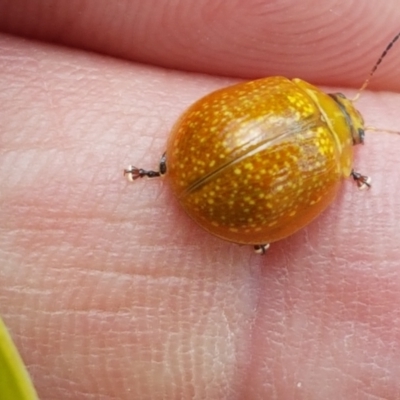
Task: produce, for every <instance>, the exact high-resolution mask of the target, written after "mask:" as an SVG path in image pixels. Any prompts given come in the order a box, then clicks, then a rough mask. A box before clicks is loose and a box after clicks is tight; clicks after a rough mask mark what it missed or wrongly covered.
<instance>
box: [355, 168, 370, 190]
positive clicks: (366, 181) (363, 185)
mask: <svg viewBox="0 0 400 400" xmlns="http://www.w3.org/2000/svg"><path fill="white" fill-rule="evenodd" d="M350 175H351V176H352V178H353V179H354V181H355V182H356V184H357V187H358V188H359V189H360V190H365V189H369V188H370V187H371V177H369V176H366V175H361V174H360V173H359V172H356V171H354V169H353V170H352V171H351V173H350Z"/></svg>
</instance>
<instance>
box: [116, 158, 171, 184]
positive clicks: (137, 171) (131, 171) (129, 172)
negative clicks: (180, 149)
mask: <svg viewBox="0 0 400 400" xmlns="http://www.w3.org/2000/svg"><path fill="white" fill-rule="evenodd" d="M166 172H167V157H166V155H165V153H164V154H163V155H162V157H161V160H160V166H159V170H158V171H151V170H145V169H143V168H136V167H135V166H133V165H129V167H128V168H126V169H124V176H126V178H127V179H128V181H131V182H133V181H135V180H136V179H139V178H144V177H145V176H146V177H147V178H157V177H159V176H162V175H164V174H165V173H166Z"/></svg>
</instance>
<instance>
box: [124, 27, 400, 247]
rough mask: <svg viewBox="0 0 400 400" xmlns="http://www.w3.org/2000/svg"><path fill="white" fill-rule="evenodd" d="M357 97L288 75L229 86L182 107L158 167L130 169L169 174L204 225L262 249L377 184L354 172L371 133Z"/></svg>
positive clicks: (133, 175) (130, 173) (132, 174)
mask: <svg viewBox="0 0 400 400" xmlns="http://www.w3.org/2000/svg"><path fill="white" fill-rule="evenodd" d="M399 37H400V33H398V34H397V35H396V36H395V37H394V38H393V39H392V41H391V42H390V43H389V45H388V46H387V47H386V49H385V50H384V52H383V53H382V55H381V56H380V57H379V59H378V61H377V62H376V64H375V65H374V67H373V68H372V70H371V72H370V74H369V76H368V78H367V80H366V81H365V82H364V84H363V85H362V87H361V89H360V91H359V93H360V92H361V91H362V90H364V89H365V88H366V87H367V85H368V83H369V81H370V79H371V77H372V76H373V74H374V73H375V71H376V69H377V67H378V65H379V64H380V63H381V62H382V60H383V58H384V57H385V56H386V54H387V52H388V51H389V50H390V48H391V47H392V46H393V44H394V43H395V42H396V41H397V40H398V38H399ZM358 97H359V94H357V96H356V98H355V99H353V100H351V99H348V98H346V97H345V96H344V95H343V94H341V93H333V94H327V93H325V92H323V91H322V90H320V89H318V88H317V87H315V86H313V85H311V84H309V83H307V82H305V81H303V80H301V79H297V78H296V79H292V80H290V79H288V78H285V77H281V76H274V77H267V78H263V79H258V80H254V81H249V82H244V83H239V84H236V85H233V86H229V87H226V88H223V89H220V90H217V91H215V92H213V93H210V94H208V95H206V96H204V97H203V98H201V99H200V100H198V101H197V102H195V103H194V104H193V105H191V106H190V107H189V108H188V109H187V110H186V111H185V112H184V113H183V115H182V116H181V117H180V118H179V120H178V121H177V122H176V123H175V125H174V127H173V128H172V130H171V133H170V135H169V139H168V142H167V149H166V152H165V153H164V154H163V155H162V157H161V160H160V164H159V169H158V170H156V171H153V170H145V169H142V168H136V167H134V166H129V167H128V168H127V169H125V170H124V174H125V175H126V176H127V178H128V179H129V180H132V181H133V180H136V179H138V178H143V177H150V178H154V177H159V176H165V177H166V179H167V180H168V183H169V185H170V187H171V189H172V192H173V193H174V195H175V197H176V198H177V199H178V201H179V203H180V204H181V205H182V207H183V208H184V210H185V211H186V212H187V214H188V215H189V216H190V217H191V218H192V219H193V220H194V221H196V222H197V223H198V224H199V225H200V226H201V227H202V228H204V229H205V230H206V231H208V232H209V233H211V234H213V235H215V236H218V237H220V238H221V239H224V240H227V241H230V242H235V243H240V244H251V245H253V246H254V248H255V250H256V252H258V253H261V254H264V253H265V251H266V250H267V248H268V247H269V244H270V243H272V242H275V241H278V240H280V239H283V238H285V237H287V236H289V235H291V234H293V233H295V232H296V231H298V230H299V229H301V228H303V227H304V226H306V225H307V224H309V223H310V222H311V221H312V220H313V219H314V218H316V217H317V216H318V215H319V214H320V213H321V212H322V211H323V210H325V209H326V208H327V207H328V206H329V204H331V203H332V201H333V200H334V198H335V195H336V193H337V191H338V189H339V187H340V184H341V183H342V181H343V179H344V178H349V177H352V178H353V179H354V181H355V182H356V184H357V186H358V187H359V188H360V189H365V188H369V187H370V184H371V179H370V178H369V177H368V176H366V175H363V174H361V173H359V172H357V171H355V170H354V169H353V146H354V145H357V144H362V143H364V132H365V129H366V128H365V124H364V120H363V117H362V115H361V113H360V112H359V111H358V110H357V109H356V108H355V106H354V102H355V101H356V99H357V98H358Z"/></svg>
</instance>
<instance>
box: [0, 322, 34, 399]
mask: <svg viewBox="0 0 400 400" xmlns="http://www.w3.org/2000/svg"><path fill="white" fill-rule="evenodd" d="M0 398H1V400H38V397H37V394H36V391H35V389H34V387H33V385H32V382H31V378H30V377H29V374H28V371H27V370H26V368H25V365H24V363H23V361H22V359H21V357H20V355H19V353H18V351H17V349H16V347H15V345H14V343H13V341H12V340H11V336H10V334H9V333H8V331H7V329H6V326H5V325H4V322H3V321H2V320H1V318H0Z"/></svg>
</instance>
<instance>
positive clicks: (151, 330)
mask: <svg viewBox="0 0 400 400" xmlns="http://www.w3.org/2000/svg"><path fill="white" fill-rule="evenodd" d="M144 3H145V4H144ZM265 3H267V2H265ZM322 3H323V4H322ZM397 3H398V2H396V1H387V2H385V3H383V4H380V5H377V4H376V3H375V2H371V1H369V0H365V1H361V0H360V1H358V2H354V4H352V2H348V1H347V2H346V1H325V2H318V1H311V0H308V1H302V2H295V1H293V4H292V2H290V1H286V2H283V1H274V2H268V4H263V3H262V2H260V1H255V0H252V1H231V2H227V1H225V2H224V1H219V2H212V1H206V0H203V1H196V2H195V1H193V2H192V1H183V0H182V1H181V2H178V1H165V0H164V1H162V2H160V1H158V2H153V1H147V2H141V1H139V0H137V1H134V0H132V1H128V0H125V1H119V2H102V1H101V0H92V1H89V0H81V1H68V2H66V1H65V2H60V1H46V2H43V1H39V0H30V1H29V2H24V1H22V0H9V1H6V0H0V10H2V12H1V13H0V29H1V30H2V32H4V34H2V35H1V36H0V116H1V117H0V174H1V176H0V182H1V189H0V204H1V207H0V221H1V226H0V229H1V232H0V314H1V315H2V317H3V318H4V320H5V323H6V324H7V326H8V328H9V329H10V332H11V334H12V336H13V338H14V340H15V342H16V344H17V346H18V348H19V350H20V352H21V354H22V357H23V359H24V361H25V363H26V364H27V367H28V369H29V371H30V373H31V375H32V377H33V381H34V384H35V386H36V388H37V390H38V393H39V397H40V398H41V399H42V400H54V399H57V400H66V399H74V400H75V399H83V400H85V399H107V400H111V399H144V400H146V399H192V398H198V399H212V400H214V399H230V400H231V399H250V400H253V399H254V400H256V399H279V400H282V399H283V400H286V399H287V400H291V399H296V400H303V399H304V400H305V399H307V400H314V399H315V400H320V399H327V400H330V399H332V400H333V399H335V400H336V399H344V400H347V399H349V400H367V399H368V400H369V399H385V400H386V399H390V400H394V399H398V398H400V383H399V379H398V377H399V376H400V269H399V267H400V261H399V259H400V248H399V237H400V224H399V223H398V221H400V196H399V195H398V193H400V178H399V174H398V170H399V161H398V160H399V154H400V136H398V135H395V134H389V133H384V132H381V131H373V132H367V136H366V144H365V146H363V147H362V146H358V147H357V148H356V149H355V168H356V169H357V170H358V171H360V172H363V173H365V174H368V175H371V176H372V179H373V187H372V189H371V190H370V191H366V192H359V191H358V190H357V189H356V188H355V185H354V182H351V181H350V180H348V181H345V182H344V184H343V186H342V188H341V190H340V193H339V195H338V197H337V199H336V200H335V202H334V204H333V205H332V206H331V207H330V208H329V209H328V210H327V211H326V212H324V213H323V214H322V215H321V216H320V217H319V218H318V219H317V220H315V221H314V222H312V223H311V224H310V225H309V226H308V227H307V228H305V229H303V230H302V231H300V232H298V233H297V234H295V235H293V236H291V237H289V238H287V239H285V240H282V241H280V242H278V243H274V244H273V245H272V246H271V249H270V250H269V252H268V254H267V255H266V256H264V257H261V256H257V255H255V254H253V252H252V249H251V248H249V247H245V246H238V245H235V244H230V243H227V242H224V241H221V240H220V239H218V238H214V237H212V236H210V235H209V234H207V233H206V232H204V231H202V230H201V229H200V228H199V227H198V226H196V225H195V224H194V223H193V222H192V221H191V220H190V219H189V218H188V217H187V216H186V215H185V214H184V212H183V211H182V210H181V209H180V208H179V205H178V204H177V202H176V200H175V199H174V198H173V197H172V195H171V193H170V191H169V188H168V185H167V184H166V182H163V181H162V180H152V181H144V180H143V181H137V182H135V183H134V184H129V183H127V182H126V181H125V180H124V179H123V176H122V171H123V168H124V167H125V166H126V165H127V164H130V163H134V164H135V165H137V166H139V167H144V168H157V165H158V160H159V157H160V155H161V154H162V152H163V151H164V149H165V143H166V139H167V136H168V131H169V129H170V128H171V126H172V125H173V123H174V121H175V120H176V118H177V117H178V116H179V115H180V114H181V113H182V112H183V111H184V110H185V108H186V107H187V106H188V105H190V104H191V103H192V102H193V101H195V100H196V99H198V98H199V97H201V96H202V95H204V94H206V93H209V92H210V91H212V90H214V89H216V88H220V87H223V86H225V85H227V84H230V83H232V82H236V81H238V80H239V79H249V78H256V77H262V76H269V75H277V74H280V75H285V76H289V77H295V76H296V77H300V78H303V79H306V80H308V81H310V82H312V83H315V84H319V85H322V86H324V89H325V90H328V91H333V92H336V91H343V92H344V93H346V94H347V95H349V96H350V97H351V96H353V95H354V94H355V93H356V90H354V89H352V88H358V87H359V86H360V85H361V83H362V81H363V80H364V79H365V78H366V77H367V76H368V73H369V71H370V69H371V67H372V66H373V64H374V62H375V61H376V59H377V58H378V56H379V55H380V53H381V52H382V50H383V48H384V46H385V45H386V44H387V43H388V41H389V40H390V39H391V38H392V37H393V36H394V35H395V34H396V33H397V32H398V31H399V30H400V26H399V25H398V21H399V20H400V19H399V17H400V10H399V8H398V4H397ZM379 7H381V8H379ZM7 33H13V34H14V35H15V36H9V35H7ZM26 38H36V39H41V40H42V42H38V41H33V40H26ZM46 42H52V44H49V43H46ZM60 44H63V45H64V46H60ZM72 47H75V48H72ZM90 50H94V51H95V52H97V54H96V53H95V52H90ZM108 55H111V56H114V57H109V56H108ZM117 57H119V58H117ZM399 65H400V43H399V44H398V45H397V47H394V48H393V50H392V51H391V53H390V54H389V55H388V56H387V58H386V59H385V61H384V63H383V64H382V66H381V67H380V68H379V69H378V71H377V73H376V75H375V77H374V78H373V81H372V82H371V85H370V87H369V88H368V90H366V91H364V92H363V93H362V95H361V98H360V100H359V101H358V102H357V107H358V108H359V109H360V111H361V112H362V114H363V115H364V117H365V119H366V124H367V125H368V126H375V127H378V128H381V129H385V128H386V129H392V130H400V115H399V112H398V110H399V109H400V96H399V94H398V91H399V90H400V72H399V71H400V68H399ZM165 67H171V68H174V69H166V68H165ZM188 70H189V71H192V72H190V73H189V72H187V71H188ZM201 72H206V73H208V74H209V75H205V74H201ZM221 75H225V76H227V77H222V76H221ZM228 77H229V78H228ZM340 86H344V88H340ZM372 90H373V91H372ZM380 90H385V92H379V91H380Z"/></svg>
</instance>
